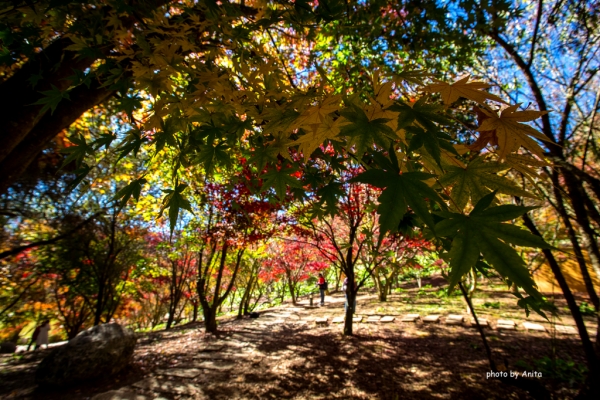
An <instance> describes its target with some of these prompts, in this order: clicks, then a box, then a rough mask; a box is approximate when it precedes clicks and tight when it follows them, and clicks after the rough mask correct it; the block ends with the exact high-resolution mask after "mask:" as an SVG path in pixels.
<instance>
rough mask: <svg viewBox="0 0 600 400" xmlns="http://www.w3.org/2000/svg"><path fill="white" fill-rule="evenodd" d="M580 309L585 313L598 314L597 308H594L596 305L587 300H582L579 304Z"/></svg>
mask: <svg viewBox="0 0 600 400" xmlns="http://www.w3.org/2000/svg"><path fill="white" fill-rule="evenodd" d="M579 311H580V312H581V314H583V315H596V309H595V308H594V306H592V305H590V304H588V303H587V302H585V301H582V302H581V304H580V305H579Z"/></svg>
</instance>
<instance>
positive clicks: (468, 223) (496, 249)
mask: <svg viewBox="0 0 600 400" xmlns="http://www.w3.org/2000/svg"><path fill="white" fill-rule="evenodd" d="M494 197H495V192H493V193H490V194H488V195H486V196H484V197H483V198H482V199H481V200H479V202H478V203H477V205H476V206H475V208H474V209H473V210H472V211H471V213H470V214H469V215H468V216H466V215H463V214H458V213H451V212H440V213H436V214H438V215H440V216H442V217H443V218H445V219H444V220H443V221H440V222H438V223H437V224H436V225H435V233H436V235H437V236H440V237H452V238H453V240H452V246H451V249H450V253H449V258H450V268H451V269H450V282H449V285H450V288H452V287H454V285H456V284H457V283H458V282H459V281H460V279H461V277H462V276H463V275H465V274H467V273H468V272H469V271H470V270H471V269H472V268H474V267H475V265H476V263H477V261H478V260H479V256H480V254H482V255H483V257H484V258H485V260H486V261H487V262H489V263H490V264H491V265H492V266H493V267H494V268H495V269H496V271H498V272H499V273H500V275H502V276H503V277H505V278H508V279H510V281H511V282H513V283H515V284H517V286H519V287H521V288H523V289H524V290H525V291H526V292H527V293H528V294H529V295H530V296H532V297H534V298H536V299H541V294H540V293H539V292H538V291H537V290H536V288H535V282H534V281H533V278H532V277H531V273H530V272H529V269H528V268H527V266H526V265H525V263H524V261H523V259H522V258H521V257H520V256H519V254H518V253H517V251H516V250H515V249H514V248H513V247H511V246H510V245H509V244H514V245H517V246H525V247H536V248H542V249H547V248H550V247H551V246H550V245H548V244H547V243H546V242H544V240H543V239H541V238H540V237H538V236H535V235H532V234H531V233H529V232H527V231H525V230H523V229H521V228H519V227H518V226H515V225H512V224H505V223H502V222H505V221H510V220H512V219H515V218H518V217H520V216H521V215H523V214H525V213H526V212H527V211H529V210H532V209H534V208H536V207H521V206H514V205H503V206H498V207H490V205H491V204H492V202H493V201H494Z"/></svg>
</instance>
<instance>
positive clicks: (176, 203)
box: [160, 183, 193, 234]
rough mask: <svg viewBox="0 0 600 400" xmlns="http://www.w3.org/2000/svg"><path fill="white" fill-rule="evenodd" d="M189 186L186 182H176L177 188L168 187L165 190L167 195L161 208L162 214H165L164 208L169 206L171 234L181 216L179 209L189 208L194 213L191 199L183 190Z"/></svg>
mask: <svg viewBox="0 0 600 400" xmlns="http://www.w3.org/2000/svg"><path fill="white" fill-rule="evenodd" d="M186 188H187V185H186V184H185V183H181V184H179V185H177V184H176V186H175V189H167V190H163V192H164V193H166V194H165V197H164V199H163V206H162V208H161V210H160V215H161V216H162V215H163V212H164V210H165V209H166V208H167V207H168V208H169V226H170V229H171V234H173V230H174V229H175V224H177V218H178V216H179V210H180V209H182V208H183V209H184V210H188V211H189V212H191V213H192V214H193V211H192V207H191V205H190V202H189V200H187V199H186V198H185V197H184V196H183V194H182V192H183V191H184V190H185V189H186Z"/></svg>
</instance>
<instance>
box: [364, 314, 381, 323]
mask: <svg viewBox="0 0 600 400" xmlns="http://www.w3.org/2000/svg"><path fill="white" fill-rule="evenodd" d="M379 320H381V317H380V316H379V315H371V316H369V317H367V322H379Z"/></svg>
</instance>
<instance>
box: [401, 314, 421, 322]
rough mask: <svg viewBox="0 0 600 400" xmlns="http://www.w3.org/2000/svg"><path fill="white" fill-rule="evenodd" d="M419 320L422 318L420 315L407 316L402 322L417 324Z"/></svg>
mask: <svg viewBox="0 0 600 400" xmlns="http://www.w3.org/2000/svg"><path fill="white" fill-rule="evenodd" d="M419 318H421V316H420V315H419V314H406V315H405V316H404V317H403V318H402V319H401V321H402V322H415V321H416V320H418V319H419Z"/></svg>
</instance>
